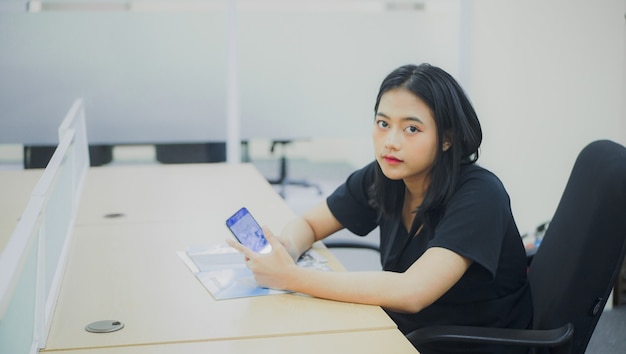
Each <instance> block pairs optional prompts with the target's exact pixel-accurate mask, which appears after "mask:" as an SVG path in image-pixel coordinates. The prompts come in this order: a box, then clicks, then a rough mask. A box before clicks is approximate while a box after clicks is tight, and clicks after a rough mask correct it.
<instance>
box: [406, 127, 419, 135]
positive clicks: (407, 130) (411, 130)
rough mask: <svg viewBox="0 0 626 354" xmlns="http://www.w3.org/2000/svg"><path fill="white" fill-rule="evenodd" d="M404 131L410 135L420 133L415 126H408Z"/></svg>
mask: <svg viewBox="0 0 626 354" xmlns="http://www.w3.org/2000/svg"><path fill="white" fill-rule="evenodd" d="M404 130H405V131H406V132H407V133H411V134H413V133H417V132H419V131H420V130H419V129H418V128H417V127H416V126H414V125H411V126H408V127H406V128H405V129H404Z"/></svg>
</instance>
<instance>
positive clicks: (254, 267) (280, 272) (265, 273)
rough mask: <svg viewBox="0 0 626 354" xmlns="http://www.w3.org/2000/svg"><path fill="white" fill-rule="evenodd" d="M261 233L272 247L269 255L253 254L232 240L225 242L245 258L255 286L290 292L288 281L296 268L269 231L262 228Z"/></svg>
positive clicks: (281, 245) (283, 248)
mask: <svg viewBox="0 0 626 354" xmlns="http://www.w3.org/2000/svg"><path fill="white" fill-rule="evenodd" d="M263 233H264V234H265V237H266V239H267V241H268V243H269V245H270V246H271V247H272V250H271V252H269V253H257V252H254V251H253V250H251V249H250V248H247V247H245V246H244V245H242V244H241V243H238V242H235V241H234V240H232V239H227V240H226V242H227V243H228V244H229V245H230V246H231V247H233V248H234V249H236V250H237V251H239V252H240V253H242V254H243V255H244V256H245V258H246V264H247V266H248V268H250V270H251V271H252V272H253V273H254V278H255V279H256V282H257V284H259V285H260V286H262V287H266V288H272V289H280V290H290V289H289V286H288V284H289V279H290V278H291V276H292V274H293V273H294V271H297V269H298V267H297V265H296V263H295V262H294V260H293V258H292V257H291V256H290V255H289V253H288V252H287V250H286V249H285V247H284V246H283V244H282V243H281V242H280V240H279V239H278V238H276V237H275V236H274V234H273V233H272V232H271V230H269V229H268V228H266V227H264V228H263Z"/></svg>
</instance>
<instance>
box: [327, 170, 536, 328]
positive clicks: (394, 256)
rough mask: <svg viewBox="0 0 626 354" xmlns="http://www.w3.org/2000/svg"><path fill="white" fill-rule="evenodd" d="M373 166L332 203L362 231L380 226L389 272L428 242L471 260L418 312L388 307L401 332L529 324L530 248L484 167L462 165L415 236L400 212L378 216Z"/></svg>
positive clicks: (340, 190)
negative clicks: (449, 192)
mask: <svg viewBox="0 0 626 354" xmlns="http://www.w3.org/2000/svg"><path fill="white" fill-rule="evenodd" d="M375 164H376V162H372V163H371V164H369V165H367V166H366V167H364V168H362V169H360V170H358V171H356V172H354V173H353V174H351V175H350V176H349V177H348V179H347V180H346V182H345V183H344V184H342V185H341V186H339V187H338V188H337V189H336V190H335V191H334V192H333V193H332V194H331V195H330V196H329V197H328V198H327V203H328V206H329V208H330V210H331V212H332V213H333V215H334V216H335V217H336V218H337V220H338V221H339V222H340V223H341V224H342V225H343V226H344V227H345V228H347V229H348V230H350V231H352V232H353V233H355V234H357V235H367V234H368V233H369V232H371V231H372V230H374V229H375V228H376V227H380V250H381V263H382V265H383V269H384V270H386V271H394V272H404V271H405V270H406V269H408V268H409V267H410V266H411V265H412V264H413V263H414V262H415V261H416V260H417V259H418V258H419V257H420V256H421V255H422V254H423V253H424V252H425V251H426V250H427V249H428V248H430V247H443V248H447V249H449V250H451V251H453V252H456V253H458V254H459V255H462V256H464V257H467V258H469V259H471V260H472V261H473V263H472V265H471V266H470V268H469V269H468V270H467V272H466V273H465V274H464V275H463V277H462V278H461V279H460V280H459V281H458V282H457V284H455V285H454V286H453V287H452V288H451V289H450V290H449V291H448V292H446V293H445V294H444V295H443V296H442V297H441V298H440V299H438V300H437V301H435V302H434V303H433V304H432V305H430V306H429V307H427V308H425V309H423V310H422V311H420V312H418V313H415V314H406V313H396V312H393V311H387V313H388V314H389V315H390V316H391V317H392V318H393V319H394V321H395V322H396V323H397V324H398V328H399V329H400V330H401V331H402V332H403V333H408V332H410V331H412V330H414V329H417V328H421V327H424V326H431V325H437V324H453V325H480V326H493V327H502V328H527V327H528V326H529V325H530V323H531V321H532V301H531V298H530V291H529V287H528V282H527V278H526V269H527V267H526V253H525V251H524V246H523V244H522V240H521V237H520V235H519V231H518V229H517V226H516V224H515V221H514V219H513V215H512V212H511V207H510V201H509V196H508V194H507V192H506V190H505V188H504V186H503V185H502V183H501V181H500V180H499V179H498V178H497V177H496V176H495V175H494V174H493V173H491V172H489V171H488V170H486V169H484V168H482V167H480V166H477V165H475V164H473V165H464V166H463V167H462V168H461V171H460V175H459V179H458V182H457V187H456V189H455V192H454V195H453V196H452V198H451V199H450V201H449V202H448V203H447V205H445V207H444V209H443V210H442V212H441V213H440V215H439V216H438V217H437V218H436V219H437V220H438V222H437V223H436V225H433V226H432V227H430V228H424V229H423V230H421V231H420V232H419V233H418V234H417V235H416V236H414V237H409V235H408V232H407V230H406V228H405V227H404V226H403V224H402V222H401V220H400V217H398V218H396V219H395V220H390V219H389V218H384V217H381V218H379V212H378V211H377V210H376V208H375V207H373V206H372V205H371V203H370V197H369V194H368V193H369V192H368V191H369V190H371V186H372V184H373V181H374V170H375V167H376V165H375ZM389 291H393V289H390V290H389Z"/></svg>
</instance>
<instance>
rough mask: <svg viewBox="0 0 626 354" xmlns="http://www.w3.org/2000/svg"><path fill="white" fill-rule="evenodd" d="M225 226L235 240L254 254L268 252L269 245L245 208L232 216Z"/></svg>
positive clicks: (259, 227)
mask: <svg viewBox="0 0 626 354" xmlns="http://www.w3.org/2000/svg"><path fill="white" fill-rule="evenodd" d="M226 226H228V228H229V229H230V231H231V232H232V233H233V235H235V237H236V238H237V240H238V241H239V242H240V243H241V244H243V245H244V246H246V247H248V248H249V249H251V250H253V251H254V252H259V253H263V252H269V250H270V245H269V244H268V242H267V239H266V238H265V235H263V230H261V226H259V224H258V223H257V222H256V220H255V219H254V218H253V217H252V214H250V212H249V211H248V209H246V208H241V209H239V210H238V211H237V212H236V213H235V214H234V215H233V216H231V217H230V218H228V220H226Z"/></svg>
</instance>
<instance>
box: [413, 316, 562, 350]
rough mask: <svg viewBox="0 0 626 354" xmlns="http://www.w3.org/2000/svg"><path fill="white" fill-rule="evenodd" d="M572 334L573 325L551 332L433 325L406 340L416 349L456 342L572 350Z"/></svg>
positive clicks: (419, 330) (550, 330)
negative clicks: (437, 343) (434, 343)
mask: <svg viewBox="0 0 626 354" xmlns="http://www.w3.org/2000/svg"><path fill="white" fill-rule="evenodd" d="M573 334H574V325H572V324H571V323H568V324H566V325H564V326H562V327H560V328H556V329H549V330H536V329H510V328H487V327H473V326H433V327H426V328H421V329H418V330H415V331H413V332H410V333H408V334H407V335H406V337H407V339H408V340H409V341H410V342H411V343H412V344H413V345H415V346H418V345H419V344H424V343H430V342H456V343H483V344H499V345H513V346H522V347H553V348H554V347H562V346H563V347H567V348H569V345H570V344H571V339H572V335H573ZM565 352H568V351H567V350H566V351H565Z"/></svg>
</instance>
